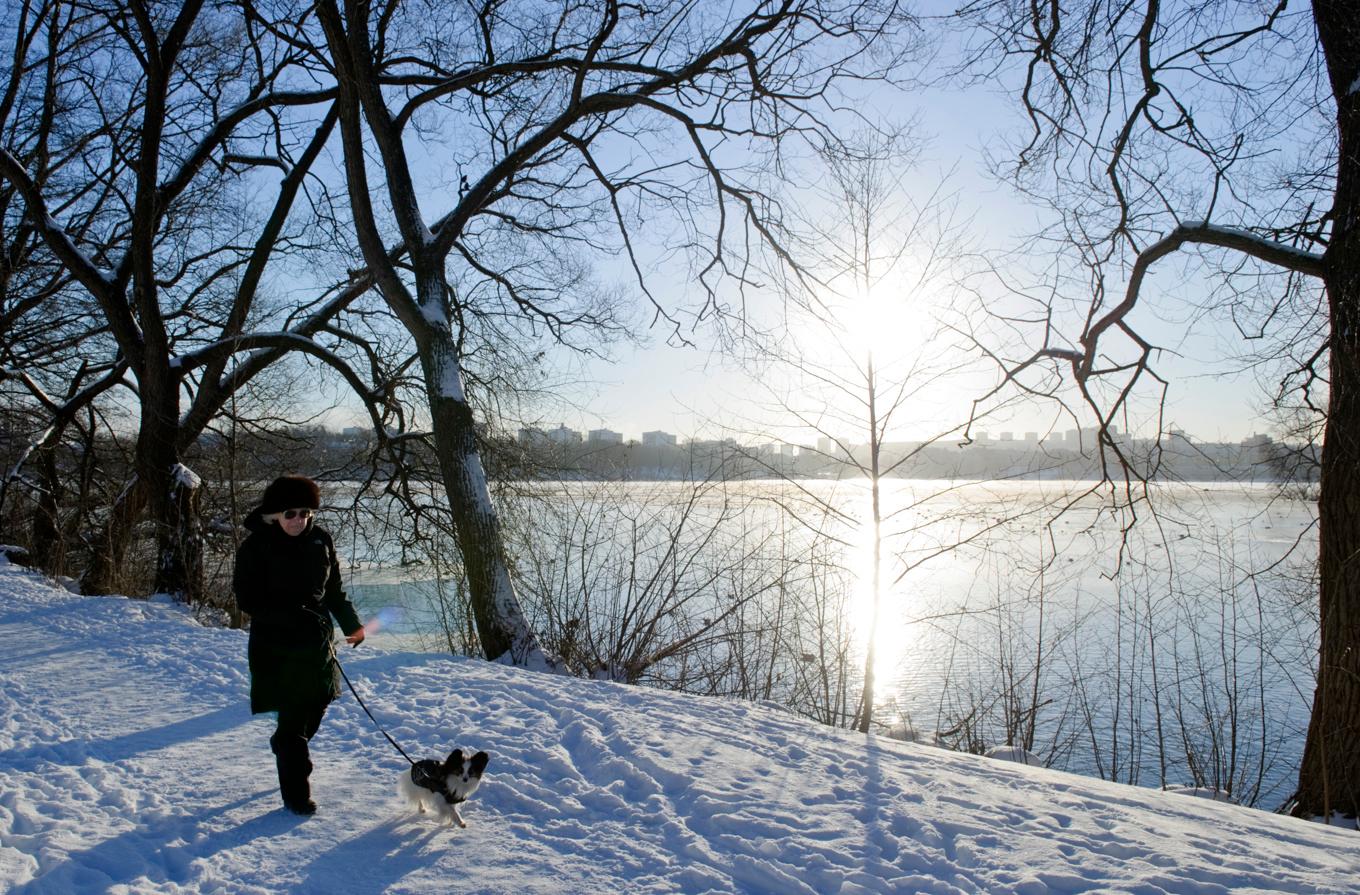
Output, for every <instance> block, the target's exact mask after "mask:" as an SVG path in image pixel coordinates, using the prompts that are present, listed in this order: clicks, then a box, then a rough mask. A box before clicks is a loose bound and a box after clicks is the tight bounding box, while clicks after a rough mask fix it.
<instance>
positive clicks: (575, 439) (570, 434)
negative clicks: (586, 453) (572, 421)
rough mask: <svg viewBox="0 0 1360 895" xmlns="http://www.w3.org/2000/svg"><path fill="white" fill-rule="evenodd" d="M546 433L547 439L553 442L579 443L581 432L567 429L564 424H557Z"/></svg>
mask: <svg viewBox="0 0 1360 895" xmlns="http://www.w3.org/2000/svg"><path fill="white" fill-rule="evenodd" d="M547 434H548V440H549V441H551V442H552V443H553V444H580V443H581V433H580V432H577V431H576V430H575V429H568V428H567V427H566V426H565V425H561V426H558V427H557V428H556V429H553V430H551V431H550V432H548V433H547Z"/></svg>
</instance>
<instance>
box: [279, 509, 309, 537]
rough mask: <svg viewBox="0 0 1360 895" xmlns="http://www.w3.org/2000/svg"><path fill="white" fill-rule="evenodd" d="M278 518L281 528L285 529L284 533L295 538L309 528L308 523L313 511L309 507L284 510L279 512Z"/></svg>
mask: <svg viewBox="0 0 1360 895" xmlns="http://www.w3.org/2000/svg"><path fill="white" fill-rule="evenodd" d="M290 517H291V518H290ZM277 518H278V523H279V528H282V529H283V533H284V534H286V535H288V536H290V537H294V538H295V537H297V536H298V535H300V534H302V533H303V532H304V531H306V530H307V523H308V522H309V521H310V520H311V518H312V511H311V510H308V509H296V510H284V511H283V512H282V513H279V514H278V517H277Z"/></svg>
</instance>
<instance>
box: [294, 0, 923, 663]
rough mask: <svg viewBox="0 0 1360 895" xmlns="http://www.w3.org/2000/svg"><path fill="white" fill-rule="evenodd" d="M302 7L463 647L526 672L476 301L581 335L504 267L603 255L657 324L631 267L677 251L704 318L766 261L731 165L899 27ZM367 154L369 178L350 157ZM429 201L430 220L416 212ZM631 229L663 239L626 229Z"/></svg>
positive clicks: (671, 5)
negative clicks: (473, 280) (326, 88)
mask: <svg viewBox="0 0 1360 895" xmlns="http://www.w3.org/2000/svg"><path fill="white" fill-rule="evenodd" d="M317 10H318V15H319V17H320V20H321V24H322V26H323V28H324V32H325V41H324V46H325V48H326V55H327V57H328V58H329V60H330V61H331V62H332V63H333V64H334V67H335V71H336V75H337V78H338V82H339V87H340V92H339V99H338V103H339V107H340V112H341V131H342V134H343V145H344V150H345V169H346V176H347V181H348V186H349V192H350V203H351V206H352V208H353V211H354V218H355V226H356V231H357V234H358V238H359V244H360V247H361V249H362V252H363V258H364V261H365V263H366V264H367V265H368V269H369V270H370V271H371V272H372V274H373V276H374V278H375V282H376V283H377V286H378V289H379V290H380V292H381V293H382V295H383V297H384V299H386V301H387V302H388V304H389V305H390V306H391V307H392V309H393V311H394V313H395V314H396V315H397V316H398V317H399V318H400V320H401V321H402V323H403V325H404V326H405V327H406V328H407V330H408V331H409V332H410V333H411V336H412V338H413V339H414V340H415V343H416V346H417V349H418V351H419V354H420V358H421V364H422V371H423V375H424V378H425V382H426V388H427V391H428V400H429V407H430V419H431V424H432V428H433V434H434V441H435V446H436V450H437V453H438V457H439V462H440V467H441V471H442V474H443V479H444V483H445V486H446V488H447V492H448V500H449V504H450V507H451V509H452V512H453V514H454V518H455V523H456V526H457V530H458V538H459V546H460V549H461V551H462V554H463V560H464V565H465V567H466V571H467V574H468V581H469V589H470V594H471V601H472V606H473V610H474V613H475V615H476V618H477V628H478V633H479V636H480V637H481V639H482V645H483V649H484V651H485V653H486V655H487V656H488V657H492V658H500V657H503V656H504V657H507V658H508V659H509V660H511V661H514V662H517V663H535V664H536V663H541V662H543V661H544V660H545V657H544V656H543V653H542V650H541V648H540V647H539V645H538V643H537V642H536V639H535V637H534V635H533V632H532V631H531V630H530V629H529V627H528V625H526V623H525V621H524V617H523V613H522V611H521V610H520V607H519V601H518V599H517V597H516V595H515V590H514V585H513V582H512V579H511V576H510V571H509V568H508V566H507V562H506V559H505V552H504V544H503V539H502V535H501V531H500V523H499V521H498V519H497V516H496V512H495V509H494V507H493V505H492V503H491V501H490V498H489V492H488V488H487V485H486V481H485V475H484V472H483V470H482V464H481V459H480V457H479V454H478V451H477V446H476V441H475V438H474V433H475V427H474V421H473V416H472V413H471V410H470V407H469V404H468V400H467V397H466V389H465V383H464V381H463V370H462V367H461V363H462V357H461V352H462V327H463V321H464V320H465V318H466V317H467V315H469V314H473V313H476V312H477V309H478V307H479V306H482V305H483V304H484V303H485V302H486V301H488V299H489V300H491V301H495V302H502V303H504V305H505V306H507V307H508V308H509V309H510V310H511V311H513V312H514V313H517V314H520V315H522V316H524V317H526V318H529V319H533V320H535V321H537V322H538V323H539V324H540V325H541V326H543V327H544V328H546V329H547V330H548V331H550V332H551V333H552V334H553V335H554V336H556V337H558V338H560V339H562V340H564V341H569V340H570V338H571V336H570V334H571V333H572V332H573V330H580V329H587V330H588V329H590V328H591V327H596V326H599V325H601V324H602V323H603V321H601V320H600V319H598V317H597V316H596V315H594V314H592V313H591V312H590V311H589V310H588V309H581V308H580V307H579V306H577V305H573V304H572V303H571V302H569V301H566V300H567V299H570V298H571V296H570V295H569V294H567V295H564V294H563V290H562V289H561V288H560V284H559V283H557V282H555V281H554V278H553V277H552V276H551V272H552V270H553V267H552V266H551V265H549V266H548V267H547V268H545V267H544V266H543V265H526V264H524V263H522V261H520V260H519V259H524V258H532V257H534V256H535V255H536V254H538V253H541V254H543V255H547V256H549V257H552V258H554V259H556V258H561V257H562V256H563V255H564V253H566V252H567V251H568V250H570V251H580V252H587V253H592V254H594V255H597V256H602V257H609V256H611V255H617V254H620V253H621V254H622V256H623V258H624V260H625V264H626V265H627V266H628V267H629V268H631V269H632V271H633V272H634V273H635V274H636V276H637V280H638V284H637V288H638V290H639V291H640V292H642V293H643V294H644V295H646V296H647V297H648V298H649V299H650V301H651V302H652V304H653V305H654V307H655V309H656V313H657V314H658V315H659V316H660V317H663V318H665V319H667V320H668V321H669V322H670V324H671V325H672V326H674V327H675V331H676V332H677V333H678V332H679V320H678V318H677V317H676V316H675V313H676V312H675V311H674V309H673V308H670V307H668V306H667V304H666V303H665V297H664V296H660V295H658V294H657V293H656V292H655V291H653V284H652V283H651V281H650V278H649V277H648V276H647V275H646V271H647V270H649V269H651V268H652V266H653V264H654V263H655V262H656V261H657V260H658V257H660V256H664V255H665V254H669V253H672V252H674V251H675V248H676V244H677V243H678V244H679V249H680V250H681V251H682V253H683V254H684V255H685V256H686V257H688V258H689V259H691V260H692V262H693V264H694V265H695V273H694V278H695V279H696V280H697V283H698V287H699V288H698V290H697V291H699V292H700V293H701V306H700V307H699V308H698V309H696V310H693V311H692V312H691V313H696V314H697V315H698V316H699V317H711V316H713V315H715V314H725V313H726V309H725V307H724V306H723V304H722V302H721V300H720V296H719V292H718V289H719V287H720V286H721V285H723V282H724V281H725V280H726V281H730V282H731V284H732V285H734V286H736V287H740V286H743V285H747V284H750V283H751V282H752V278H753V277H754V276H755V275H756V271H757V267H756V266H755V265H757V264H759V262H760V260H761V259H760V253H762V252H767V253H771V254H773V255H776V256H778V255H781V254H783V252H784V249H783V246H782V244H781V242H780V240H779V233H778V222H777V217H776V215H775V211H774V209H773V207H772V205H771V203H770V202H769V200H768V197H767V195H766V194H765V193H764V192H762V191H761V190H760V189H759V177H760V176H761V171H762V170H763V167H764V166H761V165H756V166H753V162H752V156H751V155H750V154H749V153H750V152H752V151H762V152H764V153H765V154H767V155H771V154H776V153H778V152H779V151H780V149H781V141H789V142H793V141H802V142H805V141H807V140H816V139H818V138H819V137H820V136H821V135H823V134H825V132H826V130H827V124H826V123H827V119H828V117H829V116H830V115H831V113H832V112H834V111H835V101H836V95H835V92H834V89H835V86H836V84H837V83H838V82H840V81H843V80H845V79H847V78H851V77H857V76H864V75H866V74H868V75H872V74H877V73H878V72H879V70H880V68H879V66H881V64H882V63H883V61H882V60H880V61H877V62H876V61H874V60H873V59H872V58H871V56H870V54H869V51H870V49H871V47H872V46H873V45H874V44H875V42H876V41H878V40H879V39H880V38H883V37H885V36H890V35H888V34H887V32H890V31H892V30H894V29H896V28H898V27H899V26H900V25H901V24H902V22H901V20H900V16H899V13H898V11H897V9H896V8H895V7H894V6H893V5H892V4H891V3H885V4H879V3H877V2H874V0H867V2H856V3H851V4H848V5H844V6H837V7H828V6H824V5H823V4H821V3H818V2H809V0H783V2H755V3H751V4H749V5H748V4H742V5H740V6H738V7H735V8H732V9H727V8H718V7H711V6H706V5H701V6H694V5H689V4H684V3H675V2H667V0H660V2H655V3H650V2H649V3H644V4H641V5H638V4H632V5H628V4H617V3H613V2H610V3H606V4H604V5H603V6H600V7H589V6H581V7H564V8H563V9H562V10H561V11H560V14H559V15H558V16H557V17H556V18H552V19H544V18H543V17H542V11H541V9H539V8H537V7H524V8H520V7H519V6H517V5H514V4H508V3H497V4H491V3H488V4H484V5H480V6H476V5H459V6H454V7H448V6H446V5H436V4H427V3H398V2H375V3H367V2H360V0H348V2H345V3H344V4H340V3H337V2H335V0H327V2H323V3H321V4H320V5H319V6H318V7H317ZM888 61H891V60H888ZM422 136H424V137H428V140H427V141H426V142H425V143H424V146H426V147H430V148H433V147H434V146H435V145H437V143H441V142H442V143H443V144H444V147H446V148H440V149H439V150H438V154H437V156H436V157H437V158H439V159H440V161H441V162H442V163H443V168H442V170H441V171H439V172H438V176H437V177H436V178H435V179H436V181H438V185H437V186H435V187H432V188H430V189H428V190H425V191H424V192H422V187H421V185H420V184H421V183H422V180H423V179H428V178H427V177H423V175H427V174H428V172H427V171H426V170H424V169H423V168H422V166H420V165H418V164H417V162H416V159H417V158H418V156H417V155H416V147H417V146H420V145H421V142H420V140H421V137H422ZM370 148H371V149H373V150H375V151H376V154H377V158H378V159H380V161H381V170H380V171H375V170H373V169H372V168H371V167H370V165H369V156H368V154H367V153H368V150H369V149H370ZM375 179H380V180H381V182H382V184H383V186H385V189H384V190H383V191H382V192H381V193H379V192H378V191H376V190H374V189H373V186H372V185H373V183H374V180H375ZM379 195H381V196H382V197H383V198H384V199H385V200H386V203H387V204H388V207H389V210H390V219H389V218H388V217H386V216H385V215H384V214H383V209H382V208H381V207H380V206H379V205H378V203H376V202H375V201H374V197H375V196H379ZM433 208H447V209H449V210H448V211H446V212H445V213H444V214H442V216H438V217H437V218H436V217H434V215H432V214H431V213H430V209H433ZM649 219H650V220H649ZM644 221H647V222H648V223H649V224H650V225H651V226H653V227H660V226H663V222H664V226H668V227H673V228H674V233H675V234H680V235H679V236H678V238H676V237H675V236H673V234H672V233H671V232H665V233H662V232H654V233H647V232H645V231H641V232H640V230H639V225H640V224H641V223H643V222H644ZM385 228H391V229H394V230H395V231H396V232H397V233H398V234H400V238H401V240H402V241H403V242H404V244H405V245H406V246H408V247H409V248H410V252H409V261H408V263H407V265H406V266H405V267H404V268H402V269H398V268H397V267H396V266H394V265H393V264H392V263H391V262H390V260H389V259H387V258H385V257H384V256H383V254H382V252H381V248H382V246H383V241H382V240H383V233H384V231H385ZM649 244H650V246H651V249H650V253H649V249H648V246H649ZM451 268H452V269H453V271H454V276H453V279H454V280H455V281H456V280H457V279H459V275H458V274H459V271H467V270H470V271H475V272H478V273H480V274H481V275H482V276H483V277H484V278H485V280H486V281H488V282H489V283H490V284H491V285H492V286H493V287H494V289H495V291H496V294H495V295H493V296H490V297H486V296H483V297H479V296H477V295H475V294H468V293H467V292H461V293H460V292H459V291H457V290H454V289H451V288H450V279H451V277H450V269H451ZM545 274H546V275H545Z"/></svg>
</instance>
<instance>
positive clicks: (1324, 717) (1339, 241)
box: [1293, 0, 1360, 818]
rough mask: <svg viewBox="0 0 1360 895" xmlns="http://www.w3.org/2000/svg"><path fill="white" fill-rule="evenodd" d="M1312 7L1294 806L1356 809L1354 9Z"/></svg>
mask: <svg viewBox="0 0 1360 895" xmlns="http://www.w3.org/2000/svg"><path fill="white" fill-rule="evenodd" d="M1313 13H1314V17H1315V19H1316V22H1317V28H1318V36H1319V38H1320V40H1321V43H1322V48H1323V53H1324V54H1325V56H1326V58H1327V68H1328V71H1329V74H1330V77H1331V82H1332V90H1333V93H1334V95H1335V96H1336V101H1337V124H1338V135H1339V137H1340V153H1339V157H1338V165H1337V188H1336V201H1335V204H1334V205H1333V206H1332V227H1333V229H1332V238H1331V241H1330V243H1329V245H1328V247H1327V252H1326V254H1325V256H1324V260H1325V266H1326V271H1325V273H1324V279H1325V284H1326V289H1327V300H1328V306H1329V309H1330V315H1331V342H1330V351H1331V359H1330V365H1331V366H1330V374H1331V382H1330V396H1329V401H1328V407H1327V425H1326V429H1325V431H1324V435H1323V438H1324V441H1323V446H1322V480H1321V487H1320V490H1319V494H1318V541H1319V544H1318V574H1319V578H1320V597H1319V599H1320V602H1319V619H1320V622H1321V630H1320V632H1319V633H1320V644H1319V648H1318V680H1317V690H1316V692H1315V694H1314V696H1313V712H1312V717H1311V719H1310V722H1309V725H1308V738H1307V740H1306V741H1305V743H1304V752H1303V761H1302V763H1301V765H1300V767H1299V789H1298V793H1297V794H1296V797H1295V804H1294V807H1293V813H1294V814H1295V815H1297V816H1300V817H1325V818H1330V817H1332V816H1334V815H1344V816H1349V817H1355V816H1357V815H1360V91H1357V90H1356V89H1355V88H1354V86H1353V85H1355V84H1356V83H1358V82H1360V18H1357V17H1356V15H1355V10H1354V8H1353V6H1352V4H1351V3H1350V2H1349V0H1315V2H1314V4H1313Z"/></svg>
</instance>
